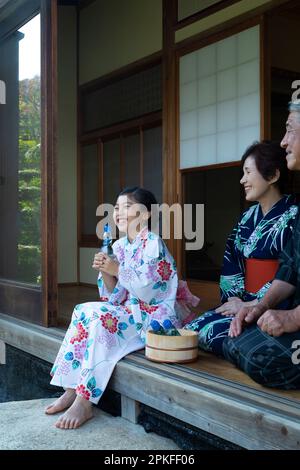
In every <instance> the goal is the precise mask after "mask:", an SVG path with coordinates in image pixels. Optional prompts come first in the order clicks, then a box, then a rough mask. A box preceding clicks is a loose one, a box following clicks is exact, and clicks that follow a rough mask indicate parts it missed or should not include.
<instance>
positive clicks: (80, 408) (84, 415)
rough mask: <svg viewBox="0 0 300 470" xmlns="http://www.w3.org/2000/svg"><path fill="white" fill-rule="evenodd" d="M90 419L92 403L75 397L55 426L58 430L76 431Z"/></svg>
mask: <svg viewBox="0 0 300 470" xmlns="http://www.w3.org/2000/svg"><path fill="white" fill-rule="evenodd" d="M92 417H93V412H92V403H91V402H90V401H88V400H86V399H85V398H83V397H81V396H79V395H77V397H76V399H75V401H74V403H73V405H72V406H71V407H70V408H69V409H68V411H66V412H65V413H64V414H63V416H61V417H60V418H59V420H58V421H57V422H56V424H55V426H56V427H57V428H60V429H76V428H79V426H81V425H82V424H83V423H85V422H86V421H88V420H89V419H91V418H92Z"/></svg>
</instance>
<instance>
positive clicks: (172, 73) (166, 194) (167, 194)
mask: <svg viewBox="0 0 300 470" xmlns="http://www.w3.org/2000/svg"><path fill="white" fill-rule="evenodd" d="M176 8H177V2H175V1H174V0H163V62H162V65H163V122H162V129H163V202H164V203H166V204H168V205H170V206H171V205H172V204H174V203H176V202H178V182H177V178H178V169H177V168H178V163H177V139H178V137H177V134H178V133H177V68H176V67H177V66H176V51H175V24H176V18H177V11H176ZM170 233H171V239H170V240H165V241H166V243H167V245H168V248H169V250H170V252H171V253H172V255H173V256H174V258H175V259H176V262H177V264H179V261H180V260H179V250H178V242H177V240H174V224H173V221H171V231H170Z"/></svg>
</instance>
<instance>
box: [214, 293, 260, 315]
mask: <svg viewBox="0 0 300 470" xmlns="http://www.w3.org/2000/svg"><path fill="white" fill-rule="evenodd" d="M256 304H257V300H256V299H255V300H251V302H243V301H242V300H241V299H240V298H239V297H229V299H228V300H227V302H225V303H224V304H223V305H221V306H220V307H218V308H216V312H217V313H220V314H221V315H225V316H226V317H227V316H234V315H237V314H238V312H239V311H240V310H241V308H242V307H251V306H253V305H256Z"/></svg>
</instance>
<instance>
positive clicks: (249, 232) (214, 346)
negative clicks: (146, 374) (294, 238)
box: [185, 195, 298, 356]
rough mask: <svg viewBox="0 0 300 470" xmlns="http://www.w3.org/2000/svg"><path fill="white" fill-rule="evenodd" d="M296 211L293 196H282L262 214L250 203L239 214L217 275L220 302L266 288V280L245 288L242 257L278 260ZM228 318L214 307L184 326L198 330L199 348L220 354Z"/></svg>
mask: <svg viewBox="0 0 300 470" xmlns="http://www.w3.org/2000/svg"><path fill="white" fill-rule="evenodd" d="M297 212H298V206H297V205H296V202H295V198H294V197H293V196H291V195H288V196H287V195H286V196H283V197H282V198H281V199H280V200H279V201H278V202H277V203H276V204H274V206H273V207H272V208H271V209H270V211H269V212H268V213H267V214H265V215H263V212H262V209H261V206H260V204H254V205H253V206H251V207H250V208H249V209H248V210H247V211H246V212H244V213H243V215H242V217H241V218H240V221H239V222H238V224H237V225H236V226H235V227H234V229H233V231H232V233H231V234H230V236H229V237H228V240H227V243H226V249H225V253H224V258H223V267H222V272H221V277H220V291H221V302H222V304H223V303H225V302H226V301H227V300H228V299H229V297H239V298H240V299H241V300H243V301H244V302H249V301H252V300H254V299H258V300H260V299H261V298H262V297H263V296H264V295H265V293H266V292H267V290H268V289H269V287H270V286H271V282H272V279H270V280H269V281H268V282H267V283H266V284H265V285H264V286H262V287H261V289H260V290H259V291H258V292H256V293H255V292H248V291H246V289H245V259H246V258H256V259H278V257H279V254H280V252H281V251H282V249H283V247H284V246H285V245H286V243H287V241H288V239H289V238H290V236H291V234H292V230H293V225H294V222H295V217H296V215H297ZM231 320H232V317H226V316H223V315H221V314H219V313H216V312H215V310H211V311H209V312H206V313H204V314H203V315H201V316H200V317H198V318H196V319H195V320H193V321H192V322H190V323H189V324H188V325H186V326H185V328H187V329H191V330H194V331H198V332H199V347H200V348H201V349H204V350H205V351H211V352H213V353H215V354H217V355H220V356H222V355H223V352H222V345H223V341H224V338H226V337H227V336H228V331H229V327H230V322H231Z"/></svg>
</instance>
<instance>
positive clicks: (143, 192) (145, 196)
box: [118, 186, 158, 229]
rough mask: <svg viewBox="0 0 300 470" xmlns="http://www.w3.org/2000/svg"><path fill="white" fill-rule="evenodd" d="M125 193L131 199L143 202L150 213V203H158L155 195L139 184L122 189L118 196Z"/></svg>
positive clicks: (149, 224) (149, 221) (149, 220)
mask: <svg viewBox="0 0 300 470" xmlns="http://www.w3.org/2000/svg"><path fill="white" fill-rule="evenodd" d="M125 195H128V196H130V199H133V201H134V202H137V203H139V204H143V205H144V206H145V207H146V209H147V211H148V212H150V213H151V206H152V204H158V203H157V200H156V197H155V196H154V194H153V193H151V191H148V190H147V189H144V188H140V187H139V186H130V187H127V188H125V189H123V190H122V191H121V192H120V193H119V195H118V197H119V196H125ZM148 228H149V229H150V228H151V216H150V217H149V219H148Z"/></svg>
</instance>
